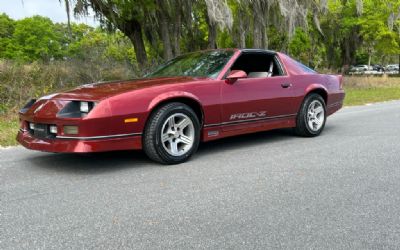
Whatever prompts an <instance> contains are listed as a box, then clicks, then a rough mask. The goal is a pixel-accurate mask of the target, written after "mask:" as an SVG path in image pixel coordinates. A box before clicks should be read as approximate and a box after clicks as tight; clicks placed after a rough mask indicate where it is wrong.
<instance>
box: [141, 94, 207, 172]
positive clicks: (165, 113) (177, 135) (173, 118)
mask: <svg viewBox="0 0 400 250" xmlns="http://www.w3.org/2000/svg"><path fill="white" fill-rule="evenodd" d="M199 141H200V122H199V119H198V118H197V116H196V114H195V113H194V111H193V110H192V109H191V108H190V107H189V106H187V105H185V104H183V103H177V102H174V103H169V104H166V105H164V106H162V107H160V108H158V109H157V110H156V111H155V112H153V114H152V115H151V116H150V118H149V121H148V122H147V125H146V128H145V131H144V135H143V149H144V151H145V153H146V154H147V156H148V157H149V158H150V159H152V160H154V161H157V162H160V163H163V164H178V163H182V162H185V161H186V160H187V159H189V158H190V156H192V155H193V153H194V152H196V150H197V148H198V146H199Z"/></svg>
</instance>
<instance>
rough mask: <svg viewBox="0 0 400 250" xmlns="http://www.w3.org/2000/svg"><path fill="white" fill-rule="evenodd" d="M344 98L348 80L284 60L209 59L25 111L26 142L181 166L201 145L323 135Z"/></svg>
mask: <svg viewBox="0 0 400 250" xmlns="http://www.w3.org/2000/svg"><path fill="white" fill-rule="evenodd" d="M344 96H345V94H344V91H343V88H342V77H341V76H337V75H323V74H318V73H316V72H315V71H313V70H311V69H309V68H308V67H306V66H304V65H302V64H301V63H299V62H297V61H295V60H293V59H291V58H290V57H288V56H287V55H284V54H282V53H277V52H272V51H266V50H258V49H241V50H239V49H225V50H208V51H200V52H194V53H190V54H186V55H183V56H179V57H177V58H175V59H173V60H171V61H169V62H167V63H166V64H164V65H162V66H161V67H160V68H158V69H157V70H155V71H154V72H153V73H151V74H149V75H147V76H146V77H145V78H143V79H136V80H128V81H118V82H106V83H95V84H87V85H83V86H80V87H78V88H76V89H73V90H71V91H68V92H64V93H57V94H53V95H49V96H45V97H42V98H40V99H38V100H31V101H30V102H29V103H28V104H27V105H26V106H25V107H23V108H22V109H21V110H20V121H21V128H20V131H19V133H18V136H17V140H18V141H19V142H20V143H21V144H22V145H23V146H25V147H27V148H29V149H34V150H41V151H48V152H76V153H78V152H79V153H80V152H99V151H111V150H128V149H143V150H144V151H145V152H146V154H147V155H148V156H149V157H150V158H151V159H153V160H155V161H158V162H161V163H165V164H174V163H180V162H183V161H185V160H187V159H188V158H189V157H190V156H191V155H192V154H193V153H194V152H195V151H196V149H197V147H198V145H199V142H200V141H210V140H215V139H219V138H223V137H227V136H233V135H239V134H245V133H252V132H257V131H265V130H271V129H276V128H294V131H295V132H296V133H297V134H299V135H301V136H308V137H311V136H317V135H319V134H320V133H321V131H322V130H323V128H324V125H325V122H326V118H327V116H329V115H331V114H333V113H334V112H336V111H337V110H339V109H340V108H341V107H342V104H343V99H344Z"/></svg>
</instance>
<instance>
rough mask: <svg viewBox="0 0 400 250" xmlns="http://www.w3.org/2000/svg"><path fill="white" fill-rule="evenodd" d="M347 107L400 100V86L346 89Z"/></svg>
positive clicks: (345, 103) (345, 101)
mask: <svg viewBox="0 0 400 250" xmlns="http://www.w3.org/2000/svg"><path fill="white" fill-rule="evenodd" d="M345 90H346V98H345V100H344V105H345V106H354V105H363V104H367V103H374V102H383V101H390V100H399V99H400V86H394V87H371V88H346V89H345Z"/></svg>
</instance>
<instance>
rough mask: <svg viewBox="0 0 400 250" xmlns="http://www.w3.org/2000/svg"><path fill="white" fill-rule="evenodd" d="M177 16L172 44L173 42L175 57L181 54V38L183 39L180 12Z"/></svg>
mask: <svg viewBox="0 0 400 250" xmlns="http://www.w3.org/2000/svg"><path fill="white" fill-rule="evenodd" d="M175 15H176V17H175V23H174V29H173V37H172V42H173V50H174V56H179V55H180V54H181V45H180V37H181V26H182V15H181V13H180V12H179V11H178V13H176V14H175Z"/></svg>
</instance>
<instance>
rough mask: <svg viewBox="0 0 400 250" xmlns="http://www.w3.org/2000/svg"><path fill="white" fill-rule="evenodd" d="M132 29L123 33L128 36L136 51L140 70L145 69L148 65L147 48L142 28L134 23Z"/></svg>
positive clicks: (137, 23)
mask: <svg viewBox="0 0 400 250" xmlns="http://www.w3.org/2000/svg"><path fill="white" fill-rule="evenodd" d="M130 27H131V29H129V30H125V31H123V32H124V33H125V34H127V35H128V37H129V39H130V40H131V42H132V44H133V47H134V49H135V55H136V60H137V62H138V65H139V68H141V69H143V68H145V67H146V65H147V54H146V47H145V46H144V41H143V34H142V26H141V25H140V23H139V22H137V21H132V22H131V25H130Z"/></svg>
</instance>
